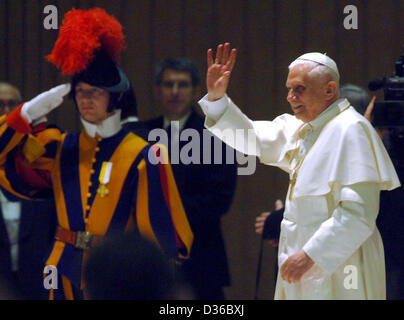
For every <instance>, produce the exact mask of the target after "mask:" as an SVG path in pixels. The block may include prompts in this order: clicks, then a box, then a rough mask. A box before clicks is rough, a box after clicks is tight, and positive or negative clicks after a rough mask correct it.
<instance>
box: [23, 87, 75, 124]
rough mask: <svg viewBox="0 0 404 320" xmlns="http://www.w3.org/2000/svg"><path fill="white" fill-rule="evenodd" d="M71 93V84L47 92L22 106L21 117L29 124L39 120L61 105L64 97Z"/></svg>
mask: <svg viewBox="0 0 404 320" xmlns="http://www.w3.org/2000/svg"><path fill="white" fill-rule="evenodd" d="M69 92H70V83H66V84H61V85H59V86H57V87H54V88H52V89H50V90H49V91H45V92H43V93H41V94H40V95H38V96H36V97H35V98H34V99H32V100H30V101H28V102H26V103H25V104H24V105H23V106H22V108H21V116H23V117H24V118H25V119H26V120H27V121H28V122H29V123H31V122H32V121H35V120H38V119H40V118H42V117H43V116H45V115H47V114H48V113H49V112H51V111H52V110H53V109H55V108H56V107H58V106H59V105H61V103H62V102H63V97H64V96H65V95H66V94H68V93H69Z"/></svg>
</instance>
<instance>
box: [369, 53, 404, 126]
mask: <svg viewBox="0 0 404 320" xmlns="http://www.w3.org/2000/svg"><path fill="white" fill-rule="evenodd" d="M368 88H369V90H370V91H376V90H379V89H380V88H383V90H384V101H381V102H376V103H375V106H374V109H373V117H372V123H373V125H374V126H375V127H379V128H383V127H384V128H394V127H404V50H403V55H402V56H401V57H399V58H398V60H397V61H396V63H395V74H394V75H393V76H392V77H390V78H383V79H374V80H372V81H370V82H369V85H368Z"/></svg>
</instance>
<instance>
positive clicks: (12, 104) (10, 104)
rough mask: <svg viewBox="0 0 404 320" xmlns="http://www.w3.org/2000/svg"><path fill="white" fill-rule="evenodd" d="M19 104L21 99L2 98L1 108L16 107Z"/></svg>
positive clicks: (0, 101)
mask: <svg viewBox="0 0 404 320" xmlns="http://www.w3.org/2000/svg"><path fill="white" fill-rule="evenodd" d="M18 104H19V101H17V100H0V109H4V108H5V107H9V108H15V107H16V106H18Z"/></svg>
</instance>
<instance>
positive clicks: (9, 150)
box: [0, 107, 193, 298]
mask: <svg viewBox="0 0 404 320" xmlns="http://www.w3.org/2000/svg"><path fill="white" fill-rule="evenodd" d="M20 109H21V107H20V108H18V109H17V110H16V111H14V112H12V113H10V114H9V115H8V116H7V117H6V116H4V117H2V118H0V125H1V127H0V184H1V186H2V187H3V188H5V189H6V190H8V191H9V192H11V193H13V194H15V195H17V196H19V197H20V198H23V199H36V198H43V197H45V196H46V195H47V194H49V193H50V190H53V195H54V197H55V201H56V208H57V216H58V217H57V218H58V223H59V226H60V227H62V228H64V229H67V230H72V231H88V232H91V233H93V234H95V235H101V236H104V235H105V236H107V235H108V234H111V233H113V232H116V231H118V232H123V231H128V230H137V231H138V232H140V233H141V234H143V235H144V236H146V237H148V238H150V239H152V240H153V241H154V242H155V243H157V244H158V245H159V246H160V247H161V248H162V249H163V250H164V252H165V253H166V254H167V255H168V256H169V257H172V258H176V259H184V258H188V257H189V252H190V247H191V245H192V241H193V234H192V231H191V229H190V227H189V224H188V220H187V218H186V215H185V212H184V209H183V206H182V202H181V199H180V196H179V193H178V190H177V187H176V184H175V180H174V177H173V174H172V171H171V166H170V165H169V164H164V163H165V162H164V163H159V164H157V165H155V164H152V163H156V162H157V161H154V162H153V161H151V160H153V159H152V158H153V157H154V160H156V159H157V157H158V158H160V159H161V158H168V156H167V151H166V149H165V148H164V146H159V147H157V146H151V145H149V144H148V143H147V142H145V141H144V140H143V139H141V138H140V137H138V136H136V135H134V134H133V133H130V132H128V131H126V130H125V129H122V130H121V131H119V132H118V133H117V134H115V135H114V136H112V137H109V138H104V139H102V138H92V137H90V136H89V135H88V134H87V133H86V132H85V131H84V130H83V132H81V133H80V134H70V133H63V132H61V130H59V129H57V128H48V129H45V130H43V131H40V132H39V133H36V134H34V133H32V130H31V127H30V126H29V124H28V123H27V122H26V121H25V119H23V118H22V117H21V115H20ZM104 162H110V163H112V169H111V174H110V180H109V182H108V183H107V187H108V190H109V193H108V195H106V196H104V197H102V196H101V195H100V194H99V193H98V192H97V190H98V189H99V185H100V181H99V177H100V172H101V168H102V164H103V163H104ZM83 258H84V259H85V258H86V252H85V251H83V250H82V249H78V248H76V247H74V246H73V245H71V244H68V243H65V242H62V241H59V240H56V239H55V240H54V243H53V246H52V250H51V252H50V255H49V257H48V258H47V261H46V265H52V266H57V271H58V275H61V276H62V277H61V280H62V283H63V288H64V290H63V291H61V290H51V294H50V295H51V298H59V297H60V298H73V291H74V292H76V291H77V290H73V288H82V284H83V282H82V265H83ZM59 287H60V285H59ZM77 292H80V291H79V290H78V291H77Z"/></svg>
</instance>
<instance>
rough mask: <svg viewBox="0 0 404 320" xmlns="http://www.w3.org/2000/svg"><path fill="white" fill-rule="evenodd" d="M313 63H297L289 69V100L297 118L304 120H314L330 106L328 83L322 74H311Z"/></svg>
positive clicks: (287, 83)
mask: <svg viewBox="0 0 404 320" xmlns="http://www.w3.org/2000/svg"><path fill="white" fill-rule="evenodd" d="M312 69H313V67H312V66H311V65H305V64H301V65H297V66H295V67H293V68H292V69H291V70H290V71H289V75H288V79H287V81H286V88H287V89H288V95H287V97H286V99H287V100H288V102H289V104H290V106H291V107H292V111H293V113H294V114H295V116H296V118H298V119H300V120H302V121H303V122H310V121H312V120H314V119H315V118H316V117H317V116H318V115H319V114H320V113H321V112H323V110H325V109H326V108H327V106H328V103H327V102H328V100H327V95H326V90H327V88H326V87H327V83H326V82H324V79H323V78H322V77H321V76H318V75H317V76H313V75H310V74H309V72H310V71H311V70H312Z"/></svg>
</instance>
